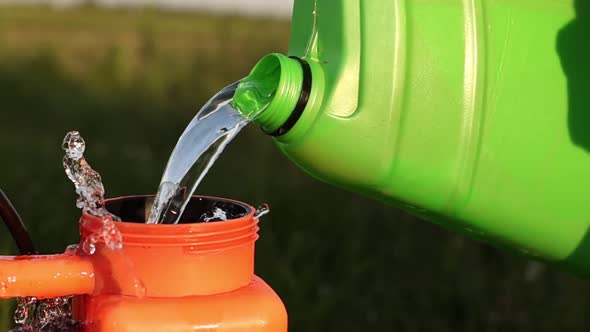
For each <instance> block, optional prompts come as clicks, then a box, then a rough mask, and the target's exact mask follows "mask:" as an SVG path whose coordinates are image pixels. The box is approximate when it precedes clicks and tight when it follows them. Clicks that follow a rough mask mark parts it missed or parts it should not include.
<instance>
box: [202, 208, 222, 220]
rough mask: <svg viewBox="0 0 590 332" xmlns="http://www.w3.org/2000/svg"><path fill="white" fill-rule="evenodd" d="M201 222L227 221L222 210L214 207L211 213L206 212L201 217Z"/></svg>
mask: <svg viewBox="0 0 590 332" xmlns="http://www.w3.org/2000/svg"><path fill="white" fill-rule="evenodd" d="M201 220H203V221H206V222H207V221H225V220H227V213H225V211H223V210H222V209H220V208H218V207H215V209H214V210H213V211H210V212H206V213H204V214H203V215H202V216H201Z"/></svg>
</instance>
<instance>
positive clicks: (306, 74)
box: [263, 56, 311, 136]
mask: <svg viewBox="0 0 590 332" xmlns="http://www.w3.org/2000/svg"><path fill="white" fill-rule="evenodd" d="M289 58H291V59H294V60H297V61H298V62H299V64H301V69H302V70H303V84H302V87H301V94H300V95H299V100H298V101H297V104H296V105H295V108H294V109H293V112H291V115H289V118H288V119H287V121H285V123H283V125H281V126H280V127H279V128H278V129H276V130H273V131H266V130H263V131H264V133H265V134H267V135H270V136H281V135H284V134H286V133H287V132H288V131H289V130H290V129H291V128H293V127H294V126H295V124H296V123H297V121H298V120H299V118H300V117H301V114H303V111H304V110H305V107H306V106H307V102H308V101H309V95H310V93H311V67H310V66H309V64H308V63H307V62H306V61H305V60H303V59H301V58H299V57H296V56H290V57H289Z"/></svg>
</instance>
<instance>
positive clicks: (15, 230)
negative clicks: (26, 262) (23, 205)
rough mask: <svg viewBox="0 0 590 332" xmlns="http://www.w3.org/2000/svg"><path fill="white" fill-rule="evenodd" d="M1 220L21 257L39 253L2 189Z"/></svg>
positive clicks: (0, 192)
mask: <svg viewBox="0 0 590 332" xmlns="http://www.w3.org/2000/svg"><path fill="white" fill-rule="evenodd" d="M0 218H2V220H3V221H4V224H6V227H7V228H8V231H9V232H10V234H11V235H12V238H13V239H14V241H15V242H16V246H17V247H18V250H19V251H20V254H21V255H34V254H36V253H37V250H35V246H34V245H33V241H32V240H31V236H30V235H29V232H28V231H27V228H26V227H25V224H24V223H23V221H22V219H21V218H20V216H19V215H18V213H17V212H16V209H15V208H14V206H12V203H10V200H9V199H8V197H6V195H5V194H4V192H3V191H2V189H0Z"/></svg>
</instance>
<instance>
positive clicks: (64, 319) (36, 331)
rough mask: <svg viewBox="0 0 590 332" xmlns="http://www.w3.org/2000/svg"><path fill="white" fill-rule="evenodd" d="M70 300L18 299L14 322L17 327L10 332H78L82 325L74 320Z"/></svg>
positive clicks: (67, 298)
mask: <svg viewBox="0 0 590 332" xmlns="http://www.w3.org/2000/svg"><path fill="white" fill-rule="evenodd" d="M70 298H71V297H57V298H53V299H43V300H38V299H37V298H35V297H24V298H19V299H17V308H16V311H15V313H14V322H15V323H16V324H17V326H16V327H15V328H14V329H12V330H10V332H54V331H60V332H68V331H76V330H77V328H78V327H79V326H80V323H79V322H77V321H75V320H73V319H72V314H71V312H72V310H71V307H70Z"/></svg>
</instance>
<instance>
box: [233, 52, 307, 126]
mask: <svg viewBox="0 0 590 332" xmlns="http://www.w3.org/2000/svg"><path fill="white" fill-rule="evenodd" d="M302 86H303V69H302V68H301V64H300V63H299V62H298V61H297V60H294V59H291V58H289V57H287V56H285V55H282V54H278V53H271V54H269V55H266V56H265V57H263V58H262V59H260V61H258V63H257V64H256V65H255V66H254V68H253V69H252V71H251V72H250V74H249V75H248V76H247V77H245V78H244V79H242V80H241V81H240V83H239V84H238V88H237V90H236V93H235V94H234V98H233V101H232V106H233V107H235V108H236V109H238V110H239V111H240V112H242V114H243V115H244V116H245V117H247V118H250V119H252V122H254V123H255V124H257V125H258V126H260V127H261V128H262V130H264V131H266V132H272V131H274V130H276V129H278V128H280V127H281V126H282V125H283V124H284V123H285V122H286V121H287V119H288V118H289V116H290V115H291V113H292V112H293V110H294V109H295V106H296V104H297V101H298V100H299V96H300V95H301V89H302Z"/></svg>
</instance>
